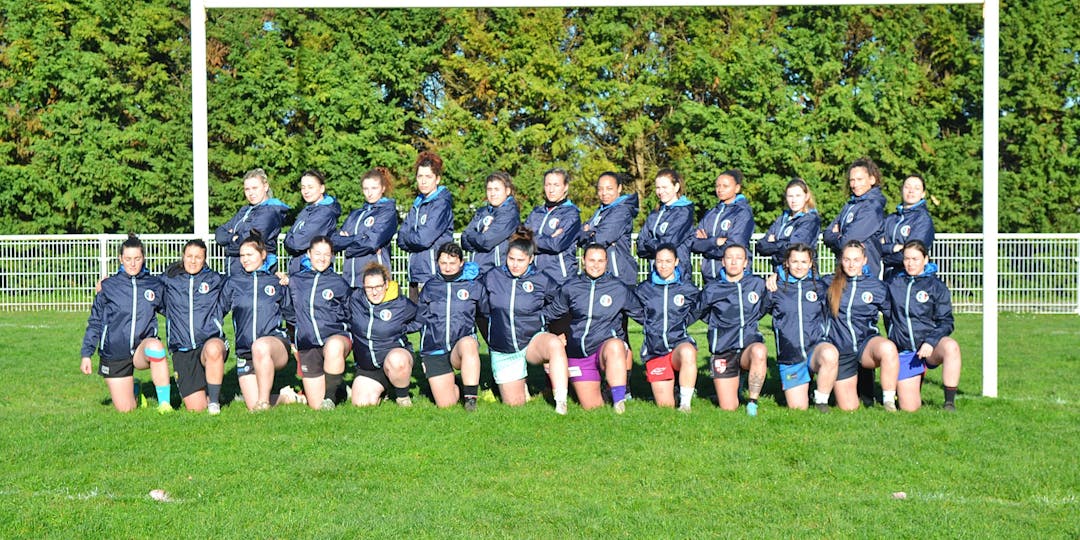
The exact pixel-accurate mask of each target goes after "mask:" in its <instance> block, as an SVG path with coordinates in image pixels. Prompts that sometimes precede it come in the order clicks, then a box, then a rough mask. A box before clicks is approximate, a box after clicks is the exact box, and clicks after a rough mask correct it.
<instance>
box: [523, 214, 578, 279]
mask: <svg viewBox="0 0 1080 540" xmlns="http://www.w3.org/2000/svg"><path fill="white" fill-rule="evenodd" d="M525 226H526V227H528V228H529V229H531V230H532V232H533V241H535V242H536V260H535V261H534V263H533V264H535V265H536V268H538V269H539V270H540V271H541V272H543V273H545V274H547V276H548V277H549V278H551V280H552V281H553V282H555V283H565V282H566V280H567V279H570V277H572V276H575V275H577V273H578V260H577V239H578V235H580V234H581V210H578V207H577V206H575V205H574V203H572V202H570V201H563V202H562V203H561V204H559V205H556V206H553V207H548V206H546V205H543V204H542V205H540V206H537V207H536V208H534V209H533V211H532V213H530V214H529V217H528V218H526V219H525ZM560 231H561V232H560ZM556 233H558V234H557V235H556Z"/></svg>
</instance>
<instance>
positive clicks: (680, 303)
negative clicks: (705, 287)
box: [671, 294, 686, 307]
mask: <svg viewBox="0 0 1080 540" xmlns="http://www.w3.org/2000/svg"><path fill="white" fill-rule="evenodd" d="M671 302H672V303H674V304H675V305H676V306H679V307H682V306H683V304H685V303H686V297H685V296H683V295H681V294H676V295H675V298H673V299H671Z"/></svg>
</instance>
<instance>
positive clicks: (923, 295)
mask: <svg viewBox="0 0 1080 540" xmlns="http://www.w3.org/2000/svg"><path fill="white" fill-rule="evenodd" d="M929 300H930V293H928V292H926V291H919V292H917V293H915V301H916V302H918V303H920V304H925V303H926V302H928V301H929Z"/></svg>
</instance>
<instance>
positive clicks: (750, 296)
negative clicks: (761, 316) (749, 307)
mask: <svg viewBox="0 0 1080 540" xmlns="http://www.w3.org/2000/svg"><path fill="white" fill-rule="evenodd" d="M758 300H761V296H759V295H758V293H757V291H750V294H748V295H746V301H747V302H750V303H751V304H756V303H758Z"/></svg>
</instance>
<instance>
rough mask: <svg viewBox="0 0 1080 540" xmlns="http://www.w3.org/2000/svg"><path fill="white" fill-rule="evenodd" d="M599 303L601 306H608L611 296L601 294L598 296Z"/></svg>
mask: <svg viewBox="0 0 1080 540" xmlns="http://www.w3.org/2000/svg"><path fill="white" fill-rule="evenodd" d="M600 305H601V306H604V307H609V306H611V297H610V296H608V295H606V294H605V295H602V296H601V297H600Z"/></svg>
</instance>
